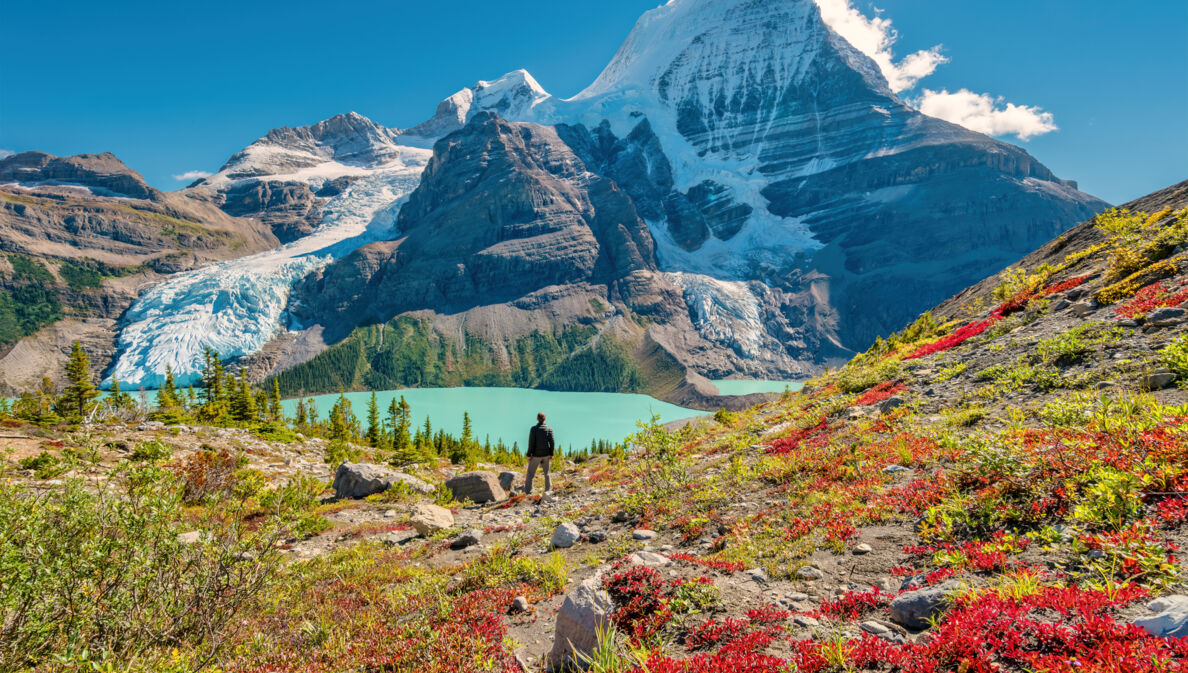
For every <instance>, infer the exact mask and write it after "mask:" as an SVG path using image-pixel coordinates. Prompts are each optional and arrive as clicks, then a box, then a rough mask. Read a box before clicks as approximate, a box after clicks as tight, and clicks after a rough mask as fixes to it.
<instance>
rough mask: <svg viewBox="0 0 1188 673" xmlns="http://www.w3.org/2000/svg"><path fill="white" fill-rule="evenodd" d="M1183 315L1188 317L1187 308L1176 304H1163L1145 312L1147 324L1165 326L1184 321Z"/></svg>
mask: <svg viewBox="0 0 1188 673" xmlns="http://www.w3.org/2000/svg"><path fill="white" fill-rule="evenodd" d="M1185 317H1188V309H1183V308H1180V307H1178V306H1164V307H1162V308H1157V309H1155V310H1154V311H1151V312H1150V313H1148V314H1147V324H1149V325H1156V326H1158V327H1167V326H1169V325H1177V324H1179V323H1182V322H1184V319H1185Z"/></svg>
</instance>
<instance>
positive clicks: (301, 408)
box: [295, 397, 309, 431]
mask: <svg viewBox="0 0 1188 673" xmlns="http://www.w3.org/2000/svg"><path fill="white" fill-rule="evenodd" d="M295 424H296V426H297V429H298V430H302V431H304V430H305V426H306V425H308V424H309V417H308V416H307V415H306V413H305V398H304V397H299V398H297V413H296V419H295Z"/></svg>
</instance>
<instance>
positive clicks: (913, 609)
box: [887, 582, 958, 631]
mask: <svg viewBox="0 0 1188 673" xmlns="http://www.w3.org/2000/svg"><path fill="white" fill-rule="evenodd" d="M957 587H958V585H957V583H955V582H945V583H944V584H941V585H938V586H935V587H928V588H926V589H917V590H915V591H910V592H908V593H905V594H900V595H899V596H897V597H896V598H895V599H894V600H892V601H891V604H890V605H888V606H887V611H888V612H890V613H891V621H893V622H895V623H896V624H901V625H903V626H905V627H907V628H909V629H912V630H916V631H918V630H921V629H925V628H927V627H928V620H929V619H930V618H932V617H935V616H936V615H938V614H940V613H942V612H944V611H945V609H947V608H948V605H949V596H948V595H949V593H951V592H952V591H953V590H954V589H956V588H957Z"/></svg>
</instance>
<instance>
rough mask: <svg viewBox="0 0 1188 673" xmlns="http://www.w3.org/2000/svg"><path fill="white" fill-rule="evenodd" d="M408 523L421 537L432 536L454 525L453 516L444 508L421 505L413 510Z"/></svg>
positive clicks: (426, 504)
mask: <svg viewBox="0 0 1188 673" xmlns="http://www.w3.org/2000/svg"><path fill="white" fill-rule="evenodd" d="M408 522H409V523H411V524H412V527H413V528H415V529H416V531H417V533H419V534H421V535H432V534H433V533H436V532H437V531H439V530H445V529H447V528H450V527H451V526H453V525H454V514H453V513H452V512H450V510H448V509H446V508H445V507H439V506H437V505H430V504H428V503H421V504H419V505H417V506H416V507H415V508H413V511H412V515H411V516H410V517H409V518H408Z"/></svg>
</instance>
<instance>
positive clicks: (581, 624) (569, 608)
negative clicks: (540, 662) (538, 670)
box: [548, 573, 615, 670]
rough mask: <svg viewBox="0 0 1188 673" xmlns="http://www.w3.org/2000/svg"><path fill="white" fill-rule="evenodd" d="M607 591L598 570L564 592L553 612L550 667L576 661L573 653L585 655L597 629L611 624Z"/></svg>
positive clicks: (590, 649)
mask: <svg viewBox="0 0 1188 673" xmlns="http://www.w3.org/2000/svg"><path fill="white" fill-rule="evenodd" d="M614 607H615V606H614V603H613V602H612V601H611V598H610V595H608V594H607V593H606V591H605V590H604V589H603V588H602V574H601V573H598V574H596V575H594V576H593V577H591V578H590V579H587V580H585V581H583V582H581V583H580V584H578V585H577V587H575V588H574V590H573V591H571V592H570V593H569V594H567V595H566V596H565V602H564V603H562V605H561V610H560V611H559V612H558V613H557V625H556V629H555V631H554V635H553V649H552V650H551V651H550V652H549V657H548V659H549V664H550V667H551V668H552V669H553V670H558V669H563V668H564V667H566V666H568V665H572V664H574V663H577V660H578V659H577V656H576V655H577V654H578V653H580V654H585V655H588V654H590V653H592V652H593V651H594V648H595V647H597V646H598V631H599V630H603V631H605V630H607V629H609V628H610V627H611V622H610V613H611V611H612V610H614Z"/></svg>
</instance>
